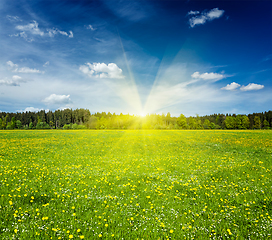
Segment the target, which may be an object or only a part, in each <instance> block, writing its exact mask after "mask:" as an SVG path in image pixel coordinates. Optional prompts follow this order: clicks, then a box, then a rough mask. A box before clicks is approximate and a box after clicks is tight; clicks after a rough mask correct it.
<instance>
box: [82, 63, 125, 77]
mask: <svg viewBox="0 0 272 240" xmlns="http://www.w3.org/2000/svg"><path fill="white" fill-rule="evenodd" d="M79 70H80V71H81V72H83V73H85V74H86V75H88V76H89V77H95V78H119V79H121V78H124V76H123V74H122V69H121V68H119V67H118V66H117V65H116V64H115V63H109V64H108V65H107V64H105V63H86V65H82V66H80V67H79Z"/></svg>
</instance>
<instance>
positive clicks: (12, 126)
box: [10, 117, 16, 129]
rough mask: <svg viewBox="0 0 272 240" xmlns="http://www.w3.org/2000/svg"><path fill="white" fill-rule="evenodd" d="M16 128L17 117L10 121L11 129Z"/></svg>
mask: <svg viewBox="0 0 272 240" xmlns="http://www.w3.org/2000/svg"><path fill="white" fill-rule="evenodd" d="M15 126H16V120H15V117H12V118H11V121H10V129H14V128H15Z"/></svg>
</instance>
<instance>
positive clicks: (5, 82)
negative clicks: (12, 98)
mask: <svg viewBox="0 0 272 240" xmlns="http://www.w3.org/2000/svg"><path fill="white" fill-rule="evenodd" d="M22 82H27V81H26V80H23V79H22V77H20V76H18V75H14V76H13V77H12V79H10V80H9V79H1V80H0V85H6V86H20V83H22Z"/></svg>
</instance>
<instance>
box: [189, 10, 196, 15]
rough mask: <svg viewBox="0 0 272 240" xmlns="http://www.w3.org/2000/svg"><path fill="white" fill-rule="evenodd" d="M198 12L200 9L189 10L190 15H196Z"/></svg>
mask: <svg viewBox="0 0 272 240" xmlns="http://www.w3.org/2000/svg"><path fill="white" fill-rule="evenodd" d="M196 14H199V11H192V10H191V11H190V12H188V15H196Z"/></svg>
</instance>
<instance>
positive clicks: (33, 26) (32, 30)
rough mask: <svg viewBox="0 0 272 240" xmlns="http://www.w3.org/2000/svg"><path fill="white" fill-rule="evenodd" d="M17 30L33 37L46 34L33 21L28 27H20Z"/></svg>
mask: <svg viewBox="0 0 272 240" xmlns="http://www.w3.org/2000/svg"><path fill="white" fill-rule="evenodd" d="M15 28H16V29H17V30H20V31H23V32H29V33H31V34H33V35H40V36H43V35H44V32H43V31H41V30H40V29H39V24H38V23H37V22H36V21H33V22H32V23H29V24H27V25H18V26H16V27H15Z"/></svg>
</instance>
